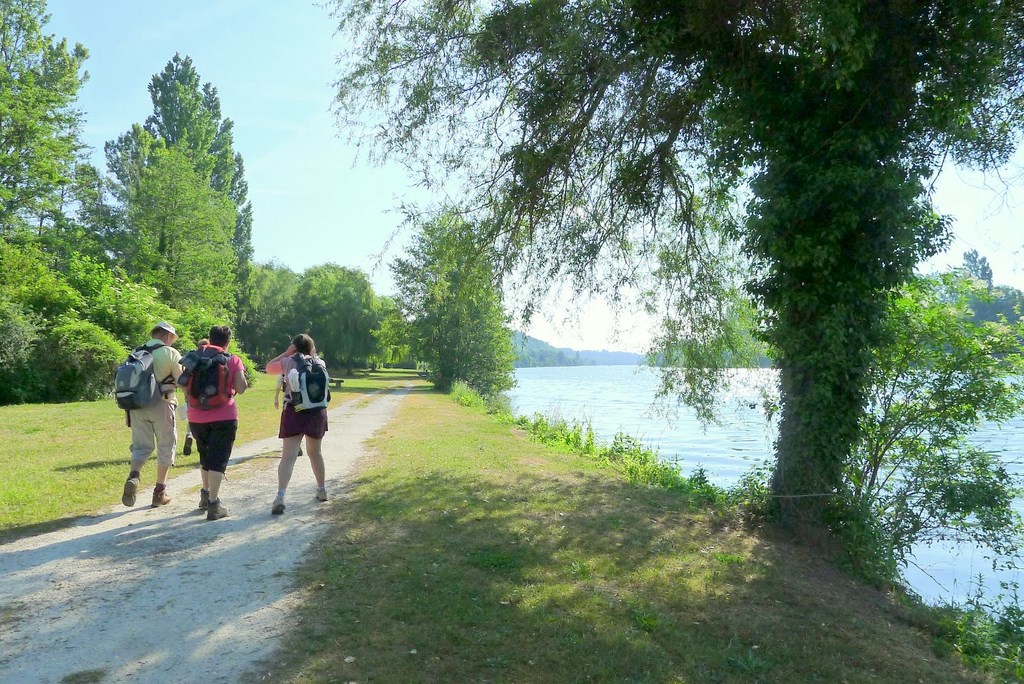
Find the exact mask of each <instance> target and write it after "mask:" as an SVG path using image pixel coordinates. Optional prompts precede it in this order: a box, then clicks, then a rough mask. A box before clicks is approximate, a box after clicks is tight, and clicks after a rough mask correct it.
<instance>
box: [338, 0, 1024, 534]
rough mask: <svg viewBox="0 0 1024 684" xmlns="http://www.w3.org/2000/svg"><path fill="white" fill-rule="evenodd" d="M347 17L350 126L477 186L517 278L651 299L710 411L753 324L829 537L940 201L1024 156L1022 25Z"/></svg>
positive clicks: (779, 1)
mask: <svg viewBox="0 0 1024 684" xmlns="http://www.w3.org/2000/svg"><path fill="white" fill-rule="evenodd" d="M334 4H335V16H336V17H337V19H338V21H339V26H340V31H341V33H342V34H343V35H344V37H345V38H346V39H347V40H348V44H349V45H350V46H351V47H350V50H349V52H348V53H347V54H346V55H344V56H343V60H342V73H341V75H340V78H339V81H338V112H339V115H340V117H341V119H342V121H343V122H344V123H345V124H346V125H356V124H361V125H363V126H367V127H369V128H367V129H359V130H370V131H372V132H373V135H374V136H375V140H376V143H377V145H376V147H375V149H376V150H378V151H379V152H380V153H381V154H382V155H383V156H385V157H389V158H393V159H400V160H403V161H405V162H406V163H408V164H409V165H410V166H411V167H412V168H414V169H416V170H417V171H418V172H420V173H422V177H423V178H424V179H425V182H427V183H438V184H440V185H444V184H447V185H448V186H449V187H451V184H452V183H454V182H455V181H456V180H459V181H462V182H463V183H464V186H463V187H461V188H460V192H461V193H463V194H464V196H465V197H466V198H467V201H466V206H465V211H467V212H469V213H473V214H476V215H477V216H478V217H480V220H477V221H475V225H478V226H480V229H479V234H478V238H479V239H480V240H481V241H484V242H487V243H490V244H492V245H493V246H494V247H496V249H497V253H498V254H500V255H501V259H502V261H501V266H502V269H503V270H504V271H505V272H509V273H513V272H515V273H521V274H526V276H527V277H528V278H530V279H532V281H531V282H532V283H533V284H534V285H535V291H536V292H542V291H543V289H544V288H545V287H546V286H548V285H549V284H551V283H558V282H569V283H571V285H572V287H573V288H574V289H575V290H577V291H597V292H605V293H611V295H612V297H613V298H614V296H615V294H616V293H617V292H619V291H621V289H622V288H623V287H626V286H631V287H634V286H636V285H637V284H638V283H639V282H642V281H644V279H645V278H646V277H648V276H653V277H654V281H653V282H654V283H655V285H658V286H659V289H658V292H659V293H660V294H661V295H662V296H663V297H664V300H663V301H664V304H665V306H664V307H661V311H662V313H663V315H664V317H665V324H664V327H663V330H662V333H661V334H660V335H659V341H660V342H661V343H662V345H663V346H665V347H668V348H670V349H672V350H674V352H675V355H674V356H673V357H672V358H673V359H674V360H676V361H679V362H681V363H683V364H684V365H686V366H689V367H690V368H691V370H689V371H688V375H684V376H683V377H682V378H680V379H681V380H685V381H686V382H685V383H683V384H682V385H680V386H686V387H690V388H691V390H690V395H689V396H687V397H686V398H687V399H688V400H690V401H699V400H700V399H701V397H702V396H704V395H706V391H705V390H706V388H707V387H710V386H711V385H713V381H714V380H715V378H716V376H715V372H714V371H713V368H714V367H715V366H716V365H721V363H722V362H723V360H725V359H727V358H729V357H730V355H732V354H735V353H738V352H739V351H741V349H740V347H741V346H742V341H743V339H745V336H744V335H743V334H742V333H743V331H744V328H745V327H747V326H749V327H750V329H752V330H753V331H754V332H755V333H756V334H757V336H758V337H759V338H760V340H761V341H763V342H764V343H766V344H767V345H769V346H770V347H771V348H772V349H773V350H774V352H775V354H776V363H777V366H778V368H779V370H780V378H781V389H782V396H781V399H782V409H781V410H782V413H781V419H780V430H779V437H778V441H777V444H776V457H777V460H776V465H775V469H774V474H773V480H772V486H773V490H774V494H775V495H776V497H777V501H778V502H779V509H780V514H781V517H782V520H783V521H784V522H785V523H787V524H790V525H791V526H792V527H793V529H794V530H798V531H800V533H801V534H806V535H817V533H818V530H821V529H822V528H823V526H825V525H827V523H828V519H829V515H828V514H829V506H830V501H831V497H832V496H833V495H834V494H835V493H836V492H837V491H838V489H839V487H840V481H841V477H842V471H843V467H844V464H845V463H846V462H847V460H848V459H849V457H850V453H851V447H852V445H853V444H854V443H855V441H856V439H857V436H858V421H859V418H860V416H861V415H862V412H863V410H864V406H865V400H866V399H865V392H866V382H867V380H866V373H867V371H868V369H869V366H870V362H871V350H872V348H874V347H875V346H877V345H879V344H881V343H882V342H884V329H883V327H882V326H881V325H880V323H879V321H880V320H881V318H882V313H883V310H884V307H885V304H886V298H887V293H889V292H890V291H891V290H892V289H893V288H894V287H896V286H898V285H899V284H901V283H903V282H905V281H906V280H907V279H908V277H910V276H911V274H912V272H913V268H914V265H915V264H916V263H918V262H919V261H920V260H921V259H923V258H926V257H928V256H930V255H932V254H935V253H936V252H938V251H939V250H941V249H942V248H943V246H944V245H945V244H946V242H947V239H948V224H949V222H948V221H947V220H945V219H944V218H943V217H940V216H939V215H937V213H936V212H935V210H934V208H933V207H932V203H931V198H930V181H931V180H932V179H933V177H934V175H935V174H936V173H937V171H938V170H939V168H940V167H941V165H942V164H943V162H944V161H945V160H946V159H947V158H950V159H952V160H954V161H957V162H959V163H964V164H969V165H976V166H982V167H989V166H997V165H999V164H1002V163H1004V162H1005V161H1006V160H1007V158H1008V157H1009V155H1010V154H1011V153H1012V151H1013V149H1014V146H1015V144H1016V143H1017V141H1018V139H1019V124H1020V120H1021V119H1020V112H1021V109H1022V93H1024V83H1022V80H1021V79H1022V74H1024V64H1022V59H1024V10H1022V6H1021V3H1020V2H997V1H995V0H990V1H984V0H970V1H967V0H902V1H901V0H888V1H882V0H828V1H827V2H826V1H824V0H817V1H815V0H806V1H804V2H794V1H791V0H695V1H693V2H679V1H678V0H578V1H574V2H567V1H565V0H535V1H532V2H526V1H515V0H505V1H498V2H476V1H472V0H433V1H431V0H422V1H420V2H413V1H411V0H405V1H401V0H400V1H398V2H388V3H379V2H369V1H366V0H336V2H335V3H334ZM484 219H485V220H484ZM527 308H528V307H527ZM740 314H743V315H740ZM716 362H717V363H716ZM709 369H712V370H709ZM692 388H696V390H694V389H692Z"/></svg>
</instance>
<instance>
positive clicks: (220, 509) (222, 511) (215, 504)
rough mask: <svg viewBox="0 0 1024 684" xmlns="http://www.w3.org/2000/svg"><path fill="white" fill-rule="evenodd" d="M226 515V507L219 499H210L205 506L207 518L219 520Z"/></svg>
mask: <svg viewBox="0 0 1024 684" xmlns="http://www.w3.org/2000/svg"><path fill="white" fill-rule="evenodd" d="M227 515H228V509H226V508H224V506H222V505H221V503H220V499H217V500H216V501H211V502H210V503H209V504H208V505H207V507H206V519H207V520H220V519H221V518H226V517H227Z"/></svg>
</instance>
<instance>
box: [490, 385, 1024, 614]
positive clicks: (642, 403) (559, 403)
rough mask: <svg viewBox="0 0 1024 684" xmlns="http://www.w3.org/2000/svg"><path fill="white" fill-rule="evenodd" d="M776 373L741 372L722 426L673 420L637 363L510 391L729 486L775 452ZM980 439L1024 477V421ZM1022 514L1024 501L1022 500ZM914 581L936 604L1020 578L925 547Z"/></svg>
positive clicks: (959, 553) (981, 559)
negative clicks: (772, 396)
mask: <svg viewBox="0 0 1024 684" xmlns="http://www.w3.org/2000/svg"><path fill="white" fill-rule="evenodd" d="M772 372H773V371H770V370H750V371H742V372H741V373H742V375H741V376H740V378H741V382H739V383H738V386H737V388H736V389H735V390H734V391H733V394H732V397H731V398H730V399H729V400H727V401H726V403H725V406H724V407H723V409H722V411H721V424H720V425H709V426H706V427H705V426H703V425H701V424H700V422H699V421H698V420H697V419H696V418H695V417H694V415H693V413H692V412H690V411H689V410H688V409H686V408H685V407H680V408H679V410H678V411H677V412H676V413H675V415H674V416H672V417H665V416H664V415H663V414H664V412H663V411H661V410H659V407H658V406H657V405H655V403H654V395H655V391H656V390H657V387H658V374H657V371H656V370H655V369H650V368H644V367H634V366H576V367H558V368H520V369H517V370H516V381H517V386H516V387H515V388H514V389H512V390H511V391H510V392H509V395H510V397H511V399H512V406H513V410H514V411H515V413H517V414H520V415H533V414H534V413H543V414H546V415H555V416H560V417H563V418H566V419H568V420H576V421H587V422H589V423H590V424H591V425H592V426H593V428H594V432H595V433H596V434H597V436H598V437H600V438H602V439H604V440H606V441H610V440H611V438H612V437H613V436H614V435H615V433H617V432H624V433H626V434H628V435H632V436H634V437H638V438H640V439H642V440H643V441H644V442H645V443H646V444H647V445H648V446H650V447H652V448H655V449H657V450H658V453H659V455H660V456H661V458H663V459H665V460H670V461H675V462H678V463H679V465H680V467H681V468H683V470H684V471H685V472H689V471H691V470H692V469H693V468H696V467H703V468H704V469H705V470H706V471H707V473H708V477H709V479H710V480H711V481H712V482H714V483H716V484H718V485H721V486H725V487H728V486H730V485H733V484H735V483H736V482H737V480H738V479H739V478H740V477H741V476H742V475H743V473H745V472H747V471H748V470H750V468H752V467H755V466H758V465H761V464H763V463H765V462H766V461H767V460H768V459H770V458H771V455H772V443H773V441H774V438H775V435H774V432H773V431H772V430H770V429H769V427H768V426H767V424H766V421H765V420H764V417H763V414H762V412H761V409H760V405H759V403H758V399H759V393H758V387H759V386H762V385H765V384H767V383H770V382H771V381H772ZM977 441H978V442H979V443H981V444H983V445H986V446H988V447H989V448H991V449H993V450H996V451H999V452H1001V453H1002V454H1003V457H1004V460H1005V461H1006V463H1007V464H1008V469H1009V470H1010V471H1011V472H1015V473H1018V474H1020V473H1024V466H1022V463H1021V455H1022V453H1024V419H1018V420H1016V421H1014V422H1012V423H1010V424H1007V425H1004V426H1003V427H1002V429H998V428H994V427H993V428H990V429H984V430H982V431H980V432H979V433H978V435H977ZM1018 510H1021V511H1024V500H1019V501H1018ZM904 574H905V576H906V578H907V581H908V583H909V584H910V586H911V587H913V588H914V590H915V591H917V592H918V593H920V594H921V595H922V596H924V597H925V598H926V599H927V600H930V601H947V600H956V601H960V600H963V599H964V598H965V597H967V596H968V595H970V594H972V593H973V591H974V589H975V588H976V587H977V586H978V580H977V577H978V575H979V574H981V575H983V576H984V579H983V581H982V583H981V585H982V588H983V590H984V593H985V595H986V596H990V597H993V598H994V597H995V596H996V595H997V594H999V593H1000V589H999V582H1000V581H1022V582H1024V577H1021V576H1020V573H1018V572H1016V571H1013V572H1010V571H1003V572H995V571H993V570H992V563H991V561H990V560H988V559H987V558H986V556H985V554H984V553H983V552H982V551H981V550H979V549H974V548H966V547H956V546H939V545H935V546H931V547H925V546H922V547H920V548H918V549H916V550H915V554H914V561H913V564H912V565H911V566H909V567H908V568H907V569H906V571H905V573H904Z"/></svg>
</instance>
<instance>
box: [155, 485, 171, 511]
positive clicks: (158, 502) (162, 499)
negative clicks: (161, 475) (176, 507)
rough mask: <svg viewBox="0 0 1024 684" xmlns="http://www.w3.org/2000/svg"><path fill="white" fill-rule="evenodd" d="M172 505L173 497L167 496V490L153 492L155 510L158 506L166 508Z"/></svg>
mask: <svg viewBox="0 0 1024 684" xmlns="http://www.w3.org/2000/svg"><path fill="white" fill-rule="evenodd" d="M169 503H171V497H169V496H167V490H166V489H161V490H160V491H159V492H158V491H156V490H155V489H154V490H153V508H157V507H158V506H166V505H167V504H169Z"/></svg>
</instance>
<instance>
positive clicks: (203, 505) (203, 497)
mask: <svg viewBox="0 0 1024 684" xmlns="http://www.w3.org/2000/svg"><path fill="white" fill-rule="evenodd" d="M209 507H210V492H209V491H208V490H206V489H200V490H199V510H201V511H205V510H206V509H208V508H209Z"/></svg>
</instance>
